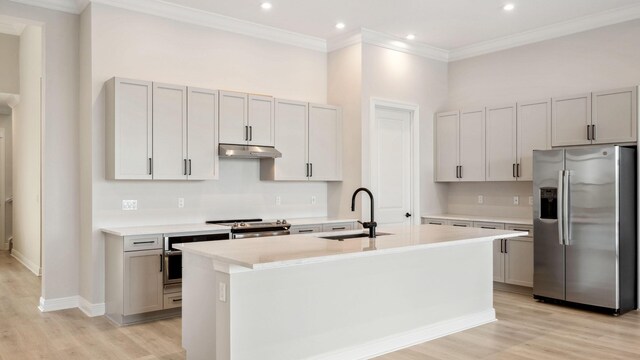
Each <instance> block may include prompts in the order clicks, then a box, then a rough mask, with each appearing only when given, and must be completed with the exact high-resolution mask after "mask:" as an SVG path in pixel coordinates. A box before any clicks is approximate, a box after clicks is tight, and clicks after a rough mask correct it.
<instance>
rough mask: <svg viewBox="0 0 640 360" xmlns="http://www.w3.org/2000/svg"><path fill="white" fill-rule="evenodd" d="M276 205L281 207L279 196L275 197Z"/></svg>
mask: <svg viewBox="0 0 640 360" xmlns="http://www.w3.org/2000/svg"><path fill="white" fill-rule="evenodd" d="M276 205H282V197H280V195H278V196H276Z"/></svg>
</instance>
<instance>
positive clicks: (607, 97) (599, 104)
mask: <svg viewBox="0 0 640 360" xmlns="http://www.w3.org/2000/svg"><path fill="white" fill-rule="evenodd" d="M592 100H593V113H592V118H591V123H592V125H593V130H592V137H593V139H592V140H593V143H594V144H612V143H620V142H635V141H636V139H637V135H636V123H637V121H638V117H637V108H638V96H637V88H636V87H631V88H625V89H618V90H611V91H600V92H594V93H593V96H592Z"/></svg>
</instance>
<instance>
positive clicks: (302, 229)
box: [289, 225, 322, 234]
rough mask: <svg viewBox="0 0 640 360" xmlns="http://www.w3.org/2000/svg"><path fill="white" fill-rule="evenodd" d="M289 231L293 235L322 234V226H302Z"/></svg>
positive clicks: (293, 227)
mask: <svg viewBox="0 0 640 360" xmlns="http://www.w3.org/2000/svg"><path fill="white" fill-rule="evenodd" d="M289 231H290V232H291V233H292V234H309V233H315V232H322V225H300V226H292V227H291V229H289Z"/></svg>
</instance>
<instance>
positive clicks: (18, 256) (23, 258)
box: [11, 248, 42, 276]
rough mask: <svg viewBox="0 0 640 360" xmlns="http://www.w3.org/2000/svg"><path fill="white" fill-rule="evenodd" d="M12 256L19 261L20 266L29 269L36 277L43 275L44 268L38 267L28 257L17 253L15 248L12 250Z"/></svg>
mask: <svg viewBox="0 0 640 360" xmlns="http://www.w3.org/2000/svg"><path fill="white" fill-rule="evenodd" d="M11 256H13V258H14V259H16V260H18V262H19V263H20V264H22V265H24V266H25V267H26V268H27V269H29V271H31V272H32V273H34V274H35V275H36V276H40V275H42V268H41V267H40V266H38V265H37V264H36V263H34V262H32V261H31V260H29V259H27V257H26V256H24V255H23V254H22V253H21V252H19V251H17V250H16V249H15V248H13V250H11Z"/></svg>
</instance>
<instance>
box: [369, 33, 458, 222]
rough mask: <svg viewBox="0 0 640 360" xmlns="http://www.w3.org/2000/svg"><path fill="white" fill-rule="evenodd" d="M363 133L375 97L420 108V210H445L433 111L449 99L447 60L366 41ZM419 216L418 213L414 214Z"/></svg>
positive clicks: (444, 193) (425, 211) (444, 187)
mask: <svg viewBox="0 0 640 360" xmlns="http://www.w3.org/2000/svg"><path fill="white" fill-rule="evenodd" d="M362 63H363V67H362V69H363V70H362V82H363V86H362V122H363V126H362V134H369V112H370V110H369V107H370V101H371V98H372V97H375V98H383V99H387V100H395V101H400V102H407V103H412V104H417V105H418V106H419V107H420V139H421V141H420V144H419V146H420V162H421V166H420V170H419V171H420V182H421V184H420V192H421V194H420V199H421V205H420V207H421V212H422V213H429V212H440V211H442V210H444V209H446V201H447V199H446V189H447V188H446V185H442V184H436V183H434V182H433V114H434V113H435V112H436V111H437V110H438V109H440V108H442V106H443V105H444V103H445V101H446V96H447V63H444V62H440V61H435V60H430V59H426V58H423V57H419V56H415V55H411V54H406V53H402V52H398V51H394V50H389V49H386V48H382V47H379V46H374V45H369V44H364V45H363V47H362ZM368 149H369V138H368V136H367V135H363V140H362V156H363V158H362V178H363V184H364V185H367V181H368V180H367V179H369V176H370V175H369V162H370V160H369V151H368ZM414 215H415V216H418V214H414Z"/></svg>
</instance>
